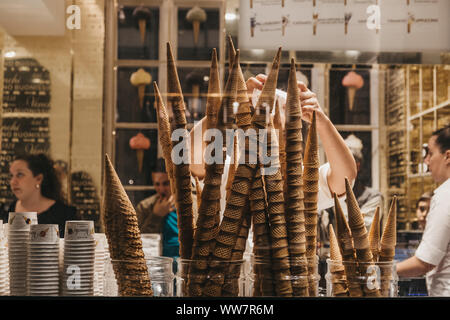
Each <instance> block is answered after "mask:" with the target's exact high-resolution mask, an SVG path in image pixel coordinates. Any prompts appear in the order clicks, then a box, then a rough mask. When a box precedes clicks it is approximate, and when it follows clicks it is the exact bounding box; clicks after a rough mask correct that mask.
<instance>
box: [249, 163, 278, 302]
mask: <svg viewBox="0 0 450 320" xmlns="http://www.w3.org/2000/svg"><path fill="white" fill-rule="evenodd" d="M249 199H250V209H251V216H252V220H253V238H254V240H253V254H254V263H253V274H254V284H253V296H255V297H271V296H275V287H274V276H273V273H272V241H271V237H270V228H269V217H268V215H267V207H268V204H267V193H266V189H265V186H264V180H263V179H262V176H261V170H259V169H258V170H256V173H255V176H254V178H253V184H252V189H251V192H250V197H249Z"/></svg>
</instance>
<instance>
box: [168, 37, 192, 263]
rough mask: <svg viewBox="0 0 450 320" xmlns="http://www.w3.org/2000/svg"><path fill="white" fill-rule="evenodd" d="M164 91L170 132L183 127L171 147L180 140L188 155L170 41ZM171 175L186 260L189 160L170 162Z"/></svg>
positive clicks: (189, 220) (189, 215)
mask: <svg viewBox="0 0 450 320" xmlns="http://www.w3.org/2000/svg"><path fill="white" fill-rule="evenodd" d="M167 90H168V97H167V100H168V104H169V105H171V106H172V112H173V118H174V119H173V120H174V121H173V122H174V125H173V127H172V132H173V131H174V130H176V129H181V130H184V134H183V136H182V137H181V138H180V142H174V143H173V147H174V148H175V146H177V145H178V144H180V143H183V144H185V145H184V148H183V149H184V150H186V151H187V154H188V155H189V154H190V153H189V146H188V145H187V142H188V141H189V133H188V132H187V130H186V123H187V122H186V107H185V104H184V99H183V92H182V91H181V85H180V79H179V78H178V72H177V68H176V65H175V60H174V58H173V54H172V48H171V46H170V43H167ZM188 162H189V161H188ZM174 178H175V190H176V193H175V194H176V206H177V218H178V239H179V243H180V257H181V258H182V259H189V258H191V255H192V242H193V238H194V235H193V234H194V231H193V224H194V222H193V220H194V216H193V209H192V187H191V172H190V170H189V163H185V161H183V162H182V163H180V164H178V165H174Z"/></svg>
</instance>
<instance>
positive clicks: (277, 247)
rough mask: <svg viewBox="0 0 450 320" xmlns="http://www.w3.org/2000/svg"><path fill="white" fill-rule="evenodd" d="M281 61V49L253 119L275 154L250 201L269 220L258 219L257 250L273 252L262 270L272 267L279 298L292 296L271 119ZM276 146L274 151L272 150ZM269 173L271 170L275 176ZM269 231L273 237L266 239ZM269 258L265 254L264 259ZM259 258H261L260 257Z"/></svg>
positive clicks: (275, 141) (280, 185)
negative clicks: (261, 220) (262, 131)
mask: <svg viewBox="0 0 450 320" xmlns="http://www.w3.org/2000/svg"><path fill="white" fill-rule="evenodd" d="M280 57H281V48H279V50H278V52H277V55H276V56H275V58H274V61H273V64H272V69H271V71H270V73H269V75H268V77H267V80H266V82H265V84H264V87H263V90H262V92H261V96H260V98H259V100H258V103H257V105H256V108H255V109H256V110H255V113H254V115H253V119H252V121H253V128H254V129H256V130H259V129H267V131H268V135H267V150H272V152H274V154H268V156H269V157H270V160H271V161H270V162H269V166H270V168H264V173H265V174H264V175H263V176H262V179H260V181H261V186H259V182H258V181H259V176H260V175H261V172H260V170H258V171H259V172H257V173H256V175H255V179H257V178H258V180H255V183H256V186H258V187H259V193H260V194H257V192H253V191H256V190H252V196H251V198H250V200H251V209H252V213H253V214H255V213H256V211H261V213H260V214H259V216H260V217H261V219H264V218H265V220H266V221H264V223H258V224H257V223H256V219H255V217H254V222H255V223H254V234H255V250H263V251H266V252H267V251H269V252H270V254H271V259H270V260H268V259H266V260H265V261H264V260H263V261H264V263H262V266H261V269H263V270H261V272H260V273H261V274H262V275H263V276H267V275H269V274H268V273H269V270H268V268H267V266H264V265H269V266H270V265H271V269H272V275H273V286H274V290H275V294H276V295H278V296H292V285H291V273H290V261H289V249H288V239H287V228H286V219H285V216H284V211H285V210H284V196H283V180H282V177H281V172H280V164H279V151H278V143H277V137H276V135H275V133H274V130H273V123H272V120H271V119H270V117H269V116H270V113H271V110H270V108H271V106H273V103H274V98H275V90H276V85H277V78H278V70H279V64H280ZM268 120H269V121H268ZM272 144H273V145H272ZM272 146H273V148H271V147H272ZM260 159H261V157H260ZM265 169H270V171H272V172H269V171H267V170H265ZM261 195H262V198H264V202H263V201H261ZM256 196H258V198H259V200H260V201H258V202H256V201H252V199H255V197H256ZM255 200H258V199H255ZM258 205H259V207H258ZM258 222H259V221H258ZM267 224H268V228H267ZM267 231H269V237H267V236H266V232H267ZM260 238H262V239H260ZM267 238H268V239H267ZM257 244H258V245H259V244H263V246H264V245H268V246H269V247H268V248H269V250H267V249H264V247H259V248H257ZM266 256H267V255H266V254H264V255H263V258H265V257H266ZM255 258H260V257H258V256H256V257H255ZM269 279H270V278H269ZM264 282H266V281H265V279H264V281H263V282H262V283H261V286H263V285H264V286H266V284H265V283H264ZM267 282H270V281H267ZM267 287H268V288H269V289H270V288H271V286H270V283H269V284H268V285H267ZM261 291H262V294H265V293H264V291H266V288H265V287H264V288H263V289H262V290H261ZM267 291H268V290H267Z"/></svg>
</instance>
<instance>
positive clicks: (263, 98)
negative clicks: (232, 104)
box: [253, 47, 281, 127]
mask: <svg viewBox="0 0 450 320" xmlns="http://www.w3.org/2000/svg"><path fill="white" fill-rule="evenodd" d="M280 59H281V47H280V48H279V49H278V51H277V54H276V55H275V57H274V59H273V62H272V68H271V70H270V73H269V75H268V76H267V79H266V82H265V83H264V86H263V88H262V92H261V95H260V97H259V100H258V103H257V104H256V107H255V114H254V116H253V122H261V121H262V122H263V123H264V125H263V127H266V126H267V122H266V120H265V115H266V112H269V113H270V110H271V109H272V106H273V104H274V101H275V91H276V88H277V79H278V71H279V68H280ZM258 114H259V115H263V117H257V115H258Z"/></svg>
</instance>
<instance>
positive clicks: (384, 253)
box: [379, 196, 397, 297]
mask: <svg viewBox="0 0 450 320" xmlns="http://www.w3.org/2000/svg"><path fill="white" fill-rule="evenodd" d="M396 245H397V197H396V196H394V198H393V199H392V203H391V206H390V208H389V213H388V218H387V222H386V225H385V226H384V230H383V235H382V236H381V240H380V258H379V261H380V262H392V261H393V260H394V256H395V246H396ZM391 280H392V269H391V268H389V267H385V268H381V295H382V296H383V297H387V296H389V289H390V288H389V285H390V281H391Z"/></svg>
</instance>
